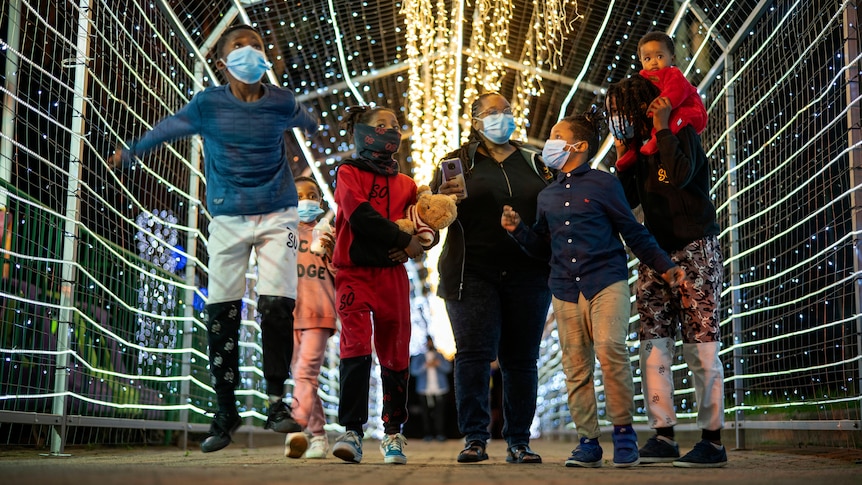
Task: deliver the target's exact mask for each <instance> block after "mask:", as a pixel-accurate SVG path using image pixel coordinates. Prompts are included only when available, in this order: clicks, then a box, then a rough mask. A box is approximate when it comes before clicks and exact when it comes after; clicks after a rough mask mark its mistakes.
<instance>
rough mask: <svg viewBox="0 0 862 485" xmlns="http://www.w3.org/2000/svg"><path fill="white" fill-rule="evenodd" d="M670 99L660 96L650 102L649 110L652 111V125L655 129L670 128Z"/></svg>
mask: <svg viewBox="0 0 862 485" xmlns="http://www.w3.org/2000/svg"><path fill="white" fill-rule="evenodd" d="M670 110H671V104H670V99H668V98H666V97H664V96H659V97H657V98H655V99H654V100H653V101H652V103H650V105H649V107H648V108H647V112H650V111H651V112H652V126H653V128H655V131H661V130H666V129H668V128H670V125H669V121H670Z"/></svg>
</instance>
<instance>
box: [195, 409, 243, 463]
mask: <svg viewBox="0 0 862 485" xmlns="http://www.w3.org/2000/svg"><path fill="white" fill-rule="evenodd" d="M240 424H242V418H240V417H239V414H237V413H236V411H234V412H233V413H227V412H222V411H219V412H217V413H216V414H215V417H214V418H213V422H212V424H210V434H209V436H207V437H206V439H205V440H203V441H202V442H201V451H202V452H204V453H211V452H213V451H218V450H220V449H222V448H224V447H225V446H227V445H229V444H230V442H231V439H230V435H232V434H233V433H234V431H236V429H237V428H239V425H240Z"/></svg>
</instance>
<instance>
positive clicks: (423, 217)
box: [395, 185, 458, 247]
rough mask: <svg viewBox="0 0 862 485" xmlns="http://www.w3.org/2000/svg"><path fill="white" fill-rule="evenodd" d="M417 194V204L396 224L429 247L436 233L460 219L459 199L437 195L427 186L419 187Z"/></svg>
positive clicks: (408, 209) (452, 196)
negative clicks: (457, 202)
mask: <svg viewBox="0 0 862 485" xmlns="http://www.w3.org/2000/svg"><path fill="white" fill-rule="evenodd" d="M416 194H417V197H416V204H414V205H411V206H410V207H408V208H407V211H406V214H404V219H398V220H397V221H395V223H396V224H398V228H399V229H401V230H402V231H404V232H406V233H407V234H416V235H417V236H419V242H420V243H421V244H422V246H425V247H428V246H430V245H431V244H432V243H433V242H434V233H435V232H437V231H439V230H440V229H443V228H445V227H449V225H450V224H452V223H453V222H455V219H456V218H457V217H458V206H457V205H455V200H457V197H456V196H455V195H454V194H453V195H443V194H435V193H433V192H431V188H430V187H428V186H427V185H420V186H419V187H417V188H416Z"/></svg>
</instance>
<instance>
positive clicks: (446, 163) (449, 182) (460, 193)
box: [438, 158, 467, 200]
mask: <svg viewBox="0 0 862 485" xmlns="http://www.w3.org/2000/svg"><path fill="white" fill-rule="evenodd" d="M440 169H441V170H442V172H443V183H442V184H441V185H440V188H439V190H438V192H439V193H441V194H445V195H450V194H455V195H456V196H457V197H458V200H461V199H466V198H467V181H466V180H465V179H464V167H463V166H462V165H461V159H459V158H450V159H448V160H443V161H442V162H440Z"/></svg>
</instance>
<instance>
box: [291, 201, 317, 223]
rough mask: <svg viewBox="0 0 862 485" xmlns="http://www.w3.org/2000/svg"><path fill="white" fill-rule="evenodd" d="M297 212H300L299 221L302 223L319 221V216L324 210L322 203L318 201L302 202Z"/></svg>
mask: <svg viewBox="0 0 862 485" xmlns="http://www.w3.org/2000/svg"><path fill="white" fill-rule="evenodd" d="M296 210H297V212H299V220H300V221H302V222H314V220H315V219H317V216H319V215H320V214H323V209H321V208H320V202H318V201H316V200H308V199H303V200H300V201H299V205H298V206H297V208H296Z"/></svg>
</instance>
